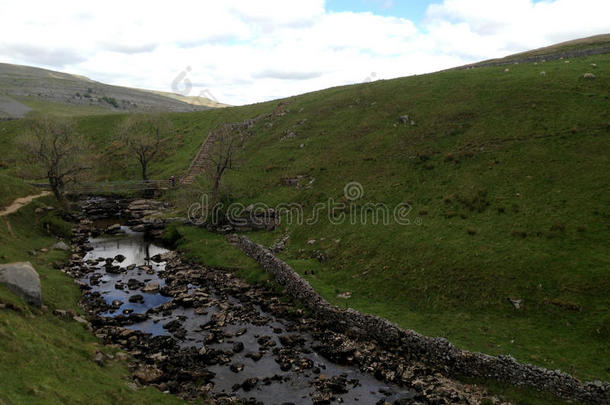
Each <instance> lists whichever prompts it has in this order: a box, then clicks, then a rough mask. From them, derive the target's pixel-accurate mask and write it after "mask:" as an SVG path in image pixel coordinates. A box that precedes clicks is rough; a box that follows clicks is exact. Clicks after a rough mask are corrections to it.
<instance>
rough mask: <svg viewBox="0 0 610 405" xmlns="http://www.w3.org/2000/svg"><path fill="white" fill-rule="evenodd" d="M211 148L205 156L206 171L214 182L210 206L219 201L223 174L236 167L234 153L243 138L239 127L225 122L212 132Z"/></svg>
mask: <svg viewBox="0 0 610 405" xmlns="http://www.w3.org/2000/svg"><path fill="white" fill-rule="evenodd" d="M210 136H211V137H212V138H211V139H210V144H209V149H208V153H207V156H206V158H205V161H206V162H207V164H206V166H207V167H206V170H205V173H206V174H207V176H208V177H209V178H210V180H211V182H212V190H211V194H212V196H211V201H210V206H211V207H213V206H214V205H215V204H216V202H217V201H218V189H219V188H220V184H221V181H222V176H223V175H224V174H225V172H226V171H227V170H231V169H234V168H235V166H234V155H235V152H236V150H237V149H238V147H239V146H240V145H241V141H242V139H243V137H242V134H241V131H239V128H237V127H235V125H234V124H225V125H223V126H221V127H220V128H218V129H216V130H215V131H214V132H213V133H211V134H210Z"/></svg>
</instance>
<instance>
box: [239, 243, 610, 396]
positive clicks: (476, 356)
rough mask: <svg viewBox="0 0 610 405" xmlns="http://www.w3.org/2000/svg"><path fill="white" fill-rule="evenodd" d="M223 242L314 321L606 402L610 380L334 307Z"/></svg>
mask: <svg viewBox="0 0 610 405" xmlns="http://www.w3.org/2000/svg"><path fill="white" fill-rule="evenodd" d="M229 240H230V242H231V243H233V244H234V245H236V246H237V247H239V248H240V249H241V250H242V251H243V252H244V253H246V254H247V255H248V256H250V257H251V258H253V259H254V260H256V261H257V262H258V263H259V264H260V265H261V266H262V267H263V268H264V269H265V270H266V271H268V272H269V273H271V274H272V275H273V276H274V277H275V280H276V281H277V282H278V283H279V284H280V285H282V286H283V287H284V288H285V290H286V292H287V293H288V294H289V295H290V296H292V297H294V298H297V299H299V300H300V301H301V302H302V303H303V304H304V305H305V306H307V307H308V308H309V309H311V310H312V312H313V313H314V315H315V316H316V317H317V318H318V319H323V320H325V321H326V322H327V323H328V325H329V326H331V327H334V328H336V329H341V330H350V329H352V330H357V331H359V333H360V334H362V335H364V336H366V337H367V338H369V339H375V340H376V341H378V342H380V343H382V344H383V345H384V346H386V347H389V348H392V351H396V352H399V353H401V354H403V355H404V356H407V357H410V358H412V359H414V360H420V361H424V362H426V363H428V364H430V365H432V366H434V367H437V368H438V369H444V370H447V371H448V372H449V373H450V374H452V375H463V376H470V377H481V378H494V379H496V380H499V381H503V382H507V383H509V384H513V385H516V386H528V387H531V388H533V389H536V390H539V391H546V392H550V393H552V394H554V395H556V396H558V397H560V398H564V399H568V400H578V401H583V402H589V403H593V404H607V403H610V384H609V383H607V382H602V381H594V382H584V383H583V382H581V381H579V380H578V379H576V378H574V377H572V376H571V375H569V374H567V373H564V372H562V371H559V370H547V369H544V368H541V367H537V366H533V365H530V364H523V363H519V362H517V361H516V360H515V359H514V358H512V357H511V356H497V357H496V356H489V355H486V354H482V353H475V352H469V351H466V350H461V349H458V348H457V347H455V346H454V345H452V344H451V343H450V342H449V341H448V340H446V339H443V338H432V337H427V336H423V335H420V334H419V333H417V332H414V331H412V330H404V329H401V328H399V327H398V326H396V325H394V324H392V323H391V322H389V321H387V320H385V319H382V318H379V317H376V316H372V315H366V314H362V313H360V312H358V311H355V310H353V309H347V310H343V309H340V308H337V307H335V306H334V305H332V304H330V303H329V302H328V301H326V300H325V299H324V298H322V297H321V296H320V295H319V294H318V293H317V292H316V291H315V290H314V289H313V288H312V287H311V286H310V285H309V283H308V282H307V281H305V280H304V279H302V278H301V277H300V276H299V275H298V274H297V273H296V272H295V271H294V270H293V269H292V268H291V267H290V266H289V265H288V264H286V263H285V262H283V261H282V260H280V259H278V258H277V257H275V256H274V255H273V254H272V253H271V252H270V251H269V250H267V249H265V248H264V247H263V246H261V245H258V244H256V243H254V242H252V241H251V240H250V239H248V238H247V237H245V236H241V235H231V236H230V237H229Z"/></svg>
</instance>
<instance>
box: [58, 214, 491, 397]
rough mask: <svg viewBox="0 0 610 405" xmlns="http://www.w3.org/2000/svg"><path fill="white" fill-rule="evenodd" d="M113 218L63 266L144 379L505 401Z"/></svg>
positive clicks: (263, 391)
mask: <svg viewBox="0 0 610 405" xmlns="http://www.w3.org/2000/svg"><path fill="white" fill-rule="evenodd" d="M114 214H116V212H114ZM135 217H138V215H135ZM114 222H117V221H114V220H113V221H110V222H107V221H106V222H103V223H101V222H93V221H91V220H90V219H86V218H85V219H81V220H80V223H79V224H78V225H76V226H75V229H74V230H75V237H74V239H73V246H74V248H73V250H74V254H73V256H72V259H71V262H70V266H69V268H67V269H66V270H65V271H66V272H68V273H69V274H70V275H71V276H72V277H74V278H75V280H76V282H77V283H79V285H80V286H81V288H82V290H83V297H82V299H81V304H82V306H83V307H84V308H85V309H86V311H87V313H88V316H89V321H90V324H91V326H92V328H93V331H94V333H95V334H96V336H97V337H98V338H99V339H101V340H102V341H103V342H104V343H105V344H108V345H115V346H116V347H119V348H121V349H123V350H124V351H126V352H128V353H129V354H130V356H131V357H130V358H131V363H130V367H131V370H132V373H133V376H134V379H135V381H137V382H138V383H139V384H146V385H155V386H157V387H158V388H159V389H160V390H162V391H166V392H168V393H172V394H176V395H179V396H181V397H183V398H186V399H198V398H209V399H210V400H211V401H213V402H212V403H218V404H228V403H244V404H312V403H313V404H331V403H349V404H354V403H362V404H387V403H389V404H449V403H462V404H478V403H481V401H482V400H483V399H486V400H488V401H489V402H488V403H500V401H499V400H498V399H496V398H494V397H490V396H488V395H487V393H486V392H485V391H484V390H483V389H482V388H481V387H478V386H474V385H464V384H460V383H458V382H456V381H454V380H451V379H449V378H447V377H445V376H444V375H443V374H442V370H434V369H432V368H430V367H428V366H424V365H422V364H418V363H414V362H413V361H407V360H406V359H404V358H401V357H400V356H398V355H396V354H393V353H391V352H389V351H386V350H384V348H383V347H381V346H380V345H379V344H377V343H376V342H374V341H367V340H366V339H362V337H361V336H359V335H358V334H357V333H356V332H355V331H350V330H347V331H341V332H339V331H337V330H336V328H335V326H336V325H329V324H326V323H325V322H324V321H323V320H317V319H313V318H312V317H310V316H309V315H308V314H307V313H306V312H305V311H303V310H302V309H300V308H299V306H298V304H297V303H294V302H291V301H290V300H289V299H287V298H286V297H285V296H283V295H281V294H280V293H278V292H276V291H274V290H273V289H271V288H269V287H265V286H252V285H249V284H247V283H246V282H244V281H242V280H241V279H239V278H237V277H236V276H235V275H234V274H233V273H232V272H231V271H229V270H225V269H217V268H209V267H206V266H202V265H198V264H192V263H188V262H186V261H184V260H183V259H182V258H181V257H180V255H179V254H178V253H176V252H174V251H170V250H167V249H165V248H163V247H161V246H160V245H159V244H157V243H156V242H155V241H152V240H149V239H147V238H146V237H145V235H144V233H143V232H135V231H133V229H139V230H144V228H146V224H143V223H141V221H140V219H139V218H133V217H132V218H131V219H130V222H129V226H120V225H116V224H114ZM111 223H112V225H110V226H109V224H111ZM155 229H158V226H156V227H155ZM100 361H103V359H100Z"/></svg>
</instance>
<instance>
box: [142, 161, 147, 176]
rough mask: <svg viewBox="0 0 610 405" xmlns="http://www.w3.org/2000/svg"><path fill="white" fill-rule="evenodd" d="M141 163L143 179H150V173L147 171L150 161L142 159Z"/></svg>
mask: <svg viewBox="0 0 610 405" xmlns="http://www.w3.org/2000/svg"><path fill="white" fill-rule="evenodd" d="M141 163H142V180H144V181H148V173H147V168H148V167H147V166H148V163H147V162H144V161H142V162H141Z"/></svg>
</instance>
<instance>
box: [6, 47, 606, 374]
mask: <svg viewBox="0 0 610 405" xmlns="http://www.w3.org/2000/svg"><path fill="white" fill-rule="evenodd" d="M566 62H567V61H564V60H559V61H554V62H547V63H543V64H542V63H539V64H537V65H534V64H520V65H511V66H509V67H508V69H509V71H505V69H506V67H504V66H503V67H491V68H479V69H473V70H460V71H446V72H441V73H436V74H430V75H422V76H412V77H407V78H401V79H396V80H384V81H377V82H373V83H367V84H362V85H356V86H345V87H337V88H332V89H328V90H324V91H319V92H314V93H309V94H305V95H302V96H298V97H293V98H290V99H287V100H285V101H289V102H290V105H289V106H288V109H289V110H290V111H289V112H288V113H287V114H286V115H284V116H281V117H277V118H275V119H274V120H273V121H272V126H269V122H267V121H261V122H259V123H258V124H257V125H256V127H255V128H254V136H252V137H251V138H249V139H248V140H247V142H246V144H245V147H244V149H243V150H242V151H241V152H240V153H239V158H238V159H237V163H238V169H237V170H234V171H231V172H229V173H228V174H227V175H226V178H225V179H224V182H225V185H226V186H227V187H228V189H229V190H230V192H231V195H232V198H233V199H234V201H238V202H241V203H244V204H249V203H252V202H262V203H265V204H268V205H269V206H275V205H277V204H280V203H298V204H301V205H303V207H304V212H305V214H307V215H309V214H311V212H312V210H313V207H314V205H315V204H316V203H319V202H325V201H328V199H330V198H332V199H334V201H338V202H348V201H347V200H346V199H345V198H344V186H345V184H346V183H348V182H358V183H360V184H361V185H362V186H363V190H364V196H363V198H362V199H359V200H357V201H355V206H356V210H357V212H361V210H362V207H363V206H364V204H365V203H383V204H385V205H386V206H389V207H394V206H395V205H397V204H399V203H408V204H409V205H410V206H411V207H412V210H411V212H410V214H409V219H410V220H411V225H397V224H390V225H373V224H371V223H367V224H366V225H363V224H356V225H351V224H342V225H333V224H331V223H330V222H329V221H328V220H320V221H317V222H316V223H315V224H313V225H297V224H292V225H287V224H285V223H284V224H282V226H280V228H279V229H278V230H277V231H276V232H274V233H271V234H259V233H255V234H253V235H252V237H253V238H254V239H256V240H258V241H260V242H264V243H265V244H270V243H272V242H273V240H275V239H279V238H280V237H281V235H283V234H284V232H285V231H286V230H288V232H289V233H290V235H291V239H290V242H289V244H288V248H287V250H286V251H285V252H283V253H282V254H281V255H280V256H281V257H282V258H283V259H285V260H286V261H287V262H288V263H290V264H292V265H293V266H294V267H295V269H296V270H297V271H299V272H300V273H301V274H303V276H304V277H305V278H306V279H308V280H309V281H310V283H311V284H312V285H313V286H314V287H315V288H316V289H317V290H318V291H319V292H320V293H322V294H323V295H324V296H325V297H326V298H327V299H329V300H330V301H331V302H334V303H337V304H339V305H342V306H346V305H347V306H350V307H353V308H356V309H359V310H361V311H364V312H368V313H374V314H377V315H380V316H383V317H386V318H388V319H390V320H391V321H393V322H395V323H397V324H398V325H400V326H402V327H405V328H410V329H414V330H416V331H418V332H420V333H424V334H427V335H434V336H443V337H446V338H448V339H449V340H451V341H452V342H453V343H455V344H456V345H457V346H459V347H462V348H465V349H469V350H476V351H482V352H485V353H489V354H511V355H513V356H514V357H515V358H517V359H518V360H519V361H524V362H529V363H533V364H537V365H540V366H544V367H548V368H552V369H556V368H559V369H562V370H564V371H567V372H570V373H573V374H574V375H575V376H577V377H579V378H582V379H587V380H589V379H596V378H598V379H603V380H609V379H610V368H609V367H608V364H610V362H609V361H608V360H609V359H610V345H609V343H608V342H610V315H609V313H610V311H609V310H608V309H609V308H610V300H609V296H608V291H609V290H610V251H609V250H608V241H609V240H610V228H609V227H608V224H609V222H608V220H609V219H610V212H609V210H608V207H610V184H609V183H610V181H609V177H608V173H609V171H610V170H609V169H610V155H609V154H608V151H609V150H610V137H609V135H610V117H609V115H608V112H609V110H610V109H609V100H608V98H609V95H610V91H609V89H610V78H609V76H608V66H610V55H599V56H594V57H588V58H579V59H573V60H570V61H569V62H570V63H566ZM592 63H595V64H596V65H597V67H593V66H591V64H592ZM542 71H544V72H545V75H541V72H542ZM586 72H593V73H594V74H595V76H596V78H595V79H594V80H586V79H584V78H583V74H584V73H586ZM276 105H277V102H268V103H261V104H256V105H252V106H246V107H232V108H227V109H222V110H212V111H204V112H198V113H184V114H174V115H172V116H171V120H172V123H173V127H174V131H175V132H174V136H173V137H171V138H170V139H168V140H166V144H165V148H164V151H165V154H164V156H163V158H162V161H160V162H157V163H153V165H152V167H151V177H153V178H160V179H164V178H167V177H169V176H170V175H179V174H183V173H184V172H185V171H186V169H187V168H188V166H189V163H190V162H191V160H192V159H193V157H194V156H195V153H196V151H197V149H198V147H199V145H200V144H201V142H202V141H203V140H204V139H205V137H206V136H207V133H208V132H209V131H210V130H212V129H214V128H216V127H218V126H219V125H221V124H222V123H224V122H228V121H237V120H243V119H246V118H252V117H254V116H256V115H258V114H260V113H268V112H271V111H273V109H274V108H275V106H276ZM404 114H408V115H409V116H410V118H411V119H412V120H414V123H415V125H410V124H408V125H403V124H401V123H399V121H398V117H399V116H401V115H404ZM120 119H121V116H119V115H111V116H91V117H82V118H79V119H78V125H79V129H80V131H82V132H84V133H86V134H87V135H89V137H90V138H91V140H92V141H93V142H94V144H95V150H96V153H97V158H98V159H99V162H100V164H99V168H98V171H97V173H96V176H97V177H98V178H99V179H100V180H114V179H137V174H138V167H137V162H136V161H135V159H133V158H132V157H130V156H129V155H128V154H126V152H125V151H122V150H117V149H116V145H115V144H112V143H111V140H112V132H113V129H114V128H115V126H116V125H117V123H118V121H119V120H120ZM21 125H22V124H21V123H19V122H8V123H1V124H0V131H3V132H2V133H3V134H4V135H5V136H4V140H0V142H3V145H6V146H3V148H4V147H6V157H5V158H4V159H5V160H6V161H8V162H9V163H10V164H9V167H8V168H7V169H5V172H6V173H7V174H13V173H15V172H16V171H17V169H16V167H17V166H18V151H17V150H16V149H15V148H14V147H12V146H11V145H12V144H11V142H12V139H14V138H15V137H16V136H17V135H18V134H19V133H20V131H22V128H21ZM290 131H292V132H294V133H295V134H296V136H295V137H294V138H292V139H286V140H282V138H283V136H284V135H285V134H286V133H287V132H290ZM301 145H303V146H302V147H301ZM11 162H14V164H13V163H11ZM297 175H300V176H303V178H302V183H303V184H304V185H306V184H308V183H310V182H311V184H310V187H301V188H298V189H297V188H295V187H290V186H285V185H283V182H282V179H283V178H288V177H294V176H297ZM312 180H313V181H312ZM196 191H197V190H194V192H196ZM193 202H196V201H193ZM417 223H420V224H419V225H418V224H417ZM185 237H186V240H185V241H184V242H183V243H191V244H193V245H196V244H198V243H201V244H204V245H205V244H208V245H209V244H210V243H217V242H210V241H209V240H208V241H206V240H204V239H206V238H205V237H202V236H201V235H197V234H195V233H193V234H190V235H189V234H188V232H187V234H186V235H185ZM309 240H315V242H313V243H312V244H310V243H308V241H309ZM320 253H323V255H324V257H326V260H323V261H322V262H320V261H318V260H317V259H315V256H319V254H320ZM202 254H204V253H202ZM208 256H209V255H208ZM207 260H214V257H210V258H208V259H207ZM236 267H239V266H236ZM246 267H247V265H246ZM253 277H254V278H256V277H258V276H253ZM348 291H349V292H351V293H352V298H350V299H349V300H342V299H340V298H337V294H339V293H342V292H348ZM508 297H510V298H514V299H522V300H523V302H524V310H522V311H516V310H515V309H514V308H513V307H512V305H511V304H510V303H509V301H508V300H507V298H508Z"/></svg>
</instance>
